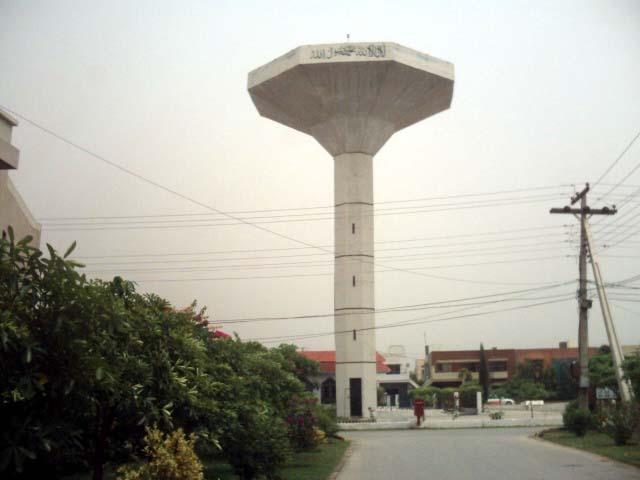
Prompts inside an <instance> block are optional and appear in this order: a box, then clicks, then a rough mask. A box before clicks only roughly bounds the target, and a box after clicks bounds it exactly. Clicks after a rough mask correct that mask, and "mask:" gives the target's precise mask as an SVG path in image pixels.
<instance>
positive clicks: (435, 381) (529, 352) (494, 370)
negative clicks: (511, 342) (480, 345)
mask: <svg viewBox="0 0 640 480" xmlns="http://www.w3.org/2000/svg"><path fill="white" fill-rule="evenodd" d="M597 353H598V349H597V348H595V347H591V348H589V358H591V357H592V356H593V355H596V354H597ZM485 356H486V358H487V364H488V367H489V379H490V381H491V383H492V384H499V383H502V382H506V381H507V380H510V379H511V378H513V376H514V375H515V373H516V365H517V364H519V363H525V362H532V363H533V364H536V365H538V366H539V367H540V368H541V369H544V368H547V367H554V368H557V367H558V366H560V365H569V364H570V363H571V362H573V361H577V359H578V349H577V348H575V347H570V346H569V345H568V344H567V342H560V345H559V346H558V348H524V349H515V348H510V349H498V348H491V349H486V350H485ZM427 370H428V372H429V379H428V381H427V383H428V384H429V385H433V386H436V387H456V386H458V385H460V384H461V383H462V379H461V378H460V375H461V373H460V372H461V371H462V370H466V371H467V372H470V373H471V375H472V377H473V380H475V381H478V379H479V371H480V350H445V351H435V352H431V353H430V355H429V362H428V365H427Z"/></svg>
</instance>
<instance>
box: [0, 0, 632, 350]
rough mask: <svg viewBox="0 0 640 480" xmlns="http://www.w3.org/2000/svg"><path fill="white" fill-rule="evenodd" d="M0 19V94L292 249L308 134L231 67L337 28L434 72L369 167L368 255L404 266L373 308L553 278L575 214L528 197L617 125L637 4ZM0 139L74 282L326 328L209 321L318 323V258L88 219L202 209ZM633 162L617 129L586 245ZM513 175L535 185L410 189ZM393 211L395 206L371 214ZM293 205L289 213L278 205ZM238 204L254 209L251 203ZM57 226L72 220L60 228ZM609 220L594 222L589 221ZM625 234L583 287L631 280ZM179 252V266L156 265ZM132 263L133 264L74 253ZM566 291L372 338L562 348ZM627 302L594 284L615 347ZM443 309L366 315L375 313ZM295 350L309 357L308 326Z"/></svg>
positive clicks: (326, 213)
mask: <svg viewBox="0 0 640 480" xmlns="http://www.w3.org/2000/svg"><path fill="white" fill-rule="evenodd" d="M0 19H1V20H2V26H3V27H2V29H1V30H0V59H1V60H0V61H1V63H0V69H1V75H0V105H3V106H5V107H8V108H10V109H12V110H15V111H16V112H18V113H19V114H21V115H24V116H25V117H27V118H30V119H31V120H34V121H36V122H38V123H40V124H41V125H43V126H45V127H47V128H49V129H51V130H53V131H55V132H56V133H58V134H60V135H62V136H63V137H65V138H67V139H69V140H71V141H73V142H75V143H77V144H79V145H81V146H83V147H85V148H86V149H88V150H90V151H92V152H94V153H96V154H98V155H101V156H103V157H104V158H106V159H108V160H110V161H112V162H115V163H117V164H120V165H122V166H124V167H126V168H127V169H130V170H132V171H133V172H136V173H138V174H140V175H143V176H144V177H147V178H149V179H151V180H153V181H154V182H157V183H159V184H162V185H164V186H167V187H169V188H171V189H173V190H176V191H178V192H181V193H183V194H185V195H187V196H189V197H192V198H194V199H196V200H198V201H199V202H202V203H204V204H207V205H210V206H213V207H215V208H217V209H219V210H222V211H225V212H246V211H249V212H253V213H238V214H237V215H241V216H244V217H249V218H250V219H251V220H250V221H252V222H274V221H275V222H277V223H260V225H262V226H264V227H267V228H269V229H273V230H275V231H277V232H281V233H283V234H286V235H288V236H291V237H294V238H297V239H300V240H302V241H304V242H308V243H312V244H314V245H331V243H332V242H333V225H332V219H331V209H330V208H324V209H323V208H318V209H313V210H310V209H308V208H310V207H329V206H330V205H332V203H333V198H332V197H333V162H332V159H331V158H330V156H329V155H328V154H327V153H326V152H325V151H324V150H323V149H322V147H320V145H319V144H317V143H316V142H315V140H314V139H313V138H311V137H308V136H305V135H304V134H301V133H299V132H296V131H293V130H291V129H288V128H286V127H284V126H281V125H279V124H276V123H275V122H272V121H270V120H267V119H263V118H261V117H260V116H259V115H258V114H257V112H256V110H255V108H254V106H253V104H252V103H251V100H250V98H249V95H248V94H247V92H246V79H247V73H248V72H249V71H250V70H252V69H254V68H256V67H258V66H260V65H262V64H264V63H267V62H269V61H270V60H272V59H273V58H275V57H277V56H279V55H281V54H283V53H285V52H286V51H288V50H290V49H292V48H294V47H296V46H298V45H301V44H310V43H329V42H342V41H344V40H345V38H346V34H347V33H349V34H350V35H351V40H352V41H394V42H398V43H400V44H403V45H405V46H407V47H410V48H413V49H416V50H420V51H423V52H426V53H428V54H430V55H433V56H436V57H439V58H442V59H444V60H447V61H450V62H452V63H454V64H455V75H456V80H455V91H454V98H453V103H452V107H451V109H450V110H449V111H446V112H444V113H441V114H438V115H436V116H434V117H431V118H429V119H427V120H425V121H423V122H421V123H418V124H416V125H414V126H412V127H410V128H408V129H406V130H404V131H401V132H399V133H397V134H396V135H395V136H394V137H392V138H391V140H390V141H389V142H388V143H387V144H386V145H385V146H384V147H383V149H382V150H381V151H380V153H379V154H378V155H377V156H376V158H375V160H374V168H375V170H374V183H375V197H376V203H377V206H376V209H377V212H378V213H379V214H381V215H378V216H376V219H375V232H376V241H378V242H380V243H378V244H377V245H376V255H377V258H378V261H379V262H380V263H383V264H385V265H393V266H394V267H398V268H402V269H418V268H420V270H413V272H415V273H410V272H397V271H392V272H380V273H378V274H377V275H376V306H377V307H378V308H379V309H384V308H387V307H393V306H400V305H413V304H422V303H429V302H437V301H441V300H449V299H458V298H466V297H474V296H481V295H488V294H493V293H501V292H508V291H513V290H519V289H527V288H534V287H539V286H544V285H547V284H549V283H554V282H555V283H559V282H563V281H571V280H573V279H575V278H576V277H577V259H576V256H575V255H576V253H577V248H576V246H575V239H576V231H577V230H576V226H577V222H576V221H575V219H573V217H570V216H564V215H563V216H559V215H558V216H551V215H549V213H548V211H549V208H550V207H554V206H563V205H565V204H566V203H567V200H568V196H569V195H570V194H571V193H572V192H573V187H572V186H571V185H572V184H576V185H577V188H581V186H582V184H583V183H584V182H585V181H591V182H595V181H596V180H597V179H598V178H599V177H600V176H601V174H602V173H603V172H604V171H605V170H606V169H607V167H608V166H609V165H610V164H611V163H612V162H613V161H614V160H615V159H616V157H617V156H618V155H619V154H620V153H621V152H622V151H623V149H624V148H625V147H626V146H627V144H628V143H629V142H630V141H631V140H632V139H633V138H634V136H635V135H636V133H637V132H638V130H639V129H640V100H639V96H638V92H639V88H638V87H639V86H640V62H639V60H640V2H638V1H637V0H629V1H622V0H617V1H609V2H605V1H582V0H581V1H562V2H558V1H539V2H530V1H508V2H506V1H502V2H497V1H496V2H488V1H485V2H470V1H469V2H463V1H458V2H445V1H443V2H432V1H425V0H420V1H416V2H403V1H399V2H374V1H367V2H365V1H362V2H360V1H355V0H354V1H350V2H341V1H335V2H332V1H328V0H327V1H324V2H299V1H291V2H276V1H271V2H241V1H233V2H222V1H201V2H196V1H173V2H172V1H159V0H153V1H151V0H150V1H135V2H131V1H115V0H111V1H108V2H107V1H86V0H77V1H64V0H56V1H31V0H15V1H12V0H0ZM13 143H14V144H15V145H16V146H17V147H18V148H19V149H20V150H21V163H20V169H19V170H18V171H16V172H13V173H12V174H11V175H12V178H13V180H14V182H15V183H16V184H17V186H18V187H19V189H20V191H21V192H22V194H23V196H24V198H25V199H26V201H27V202H28V204H29V206H30V207H31V209H32V211H33V213H34V215H35V216H36V217H37V218H38V219H41V220H43V221H44V220H45V219H47V220H46V222H45V228H44V230H43V241H45V242H49V243H51V244H52V245H54V246H55V247H56V248H58V249H64V248H66V246H68V245H69V244H70V243H71V242H72V241H73V240H78V248H77V251H76V256H78V257H91V258H84V259H83V261H85V262H86V263H87V271H91V272H99V273H95V274H93V273H92V275H100V276H102V277H104V278H109V277H110V276H113V275H115V274H118V273H120V274H122V275H123V276H125V277H126V278H130V279H134V280H136V281H138V282H139V287H140V289H141V290H144V291H154V292H157V293H158V294H160V295H162V296H164V297H166V298H167V299H169V300H170V301H171V302H172V303H174V304H175V305H178V306H184V305H187V304H188V303H190V302H191V301H192V300H194V299H196V300H197V301H198V303H199V304H201V305H206V306H207V307H208V311H209V313H210V315H211V318H212V319H213V320H214V321H215V322H220V323H222V324H223V328H224V329H225V330H227V331H234V330H235V331H237V332H238V333H239V334H240V335H241V336H242V337H243V338H262V337H273V336H277V335H296V334H307V333H315V332H330V331H331V330H332V329H333V319H332V318H330V317H328V316H327V317H321V318H311V319H299V320H285V321H283V320H278V321H270V322H254V323H245V324H229V323H226V324H225V323H224V322H222V321H223V320H229V319H237V318H247V317H263V316H295V315H305V314H325V313H330V312H332V310H333V278H332V276H331V274H332V271H333V267H332V261H331V255H326V254H324V255H323V254H322V252H320V251H318V250H313V249H296V250H293V249H294V248H299V247H300V244H296V243H294V242H290V241H286V240H283V239H282V238H278V237H276V236H274V235H271V234H269V233H267V232H264V231H260V230H258V229H256V228H253V227H250V226H247V225H219V223H221V220H220V219H221V218H224V217H220V216H214V215H208V216H172V217H149V218H138V219H118V218H116V219H112V220H106V219H98V220H94V218H95V217H105V216H108V217H119V216H136V215H141V216H144V215H179V214H202V213H210V212H209V211H208V210H206V209H204V208H200V207H197V206H195V205H194V204H192V203H189V202H188V201H186V200H184V199H181V198H179V197H177V196H175V195H172V194H170V193H167V192H166V191H163V190H161V189H159V188H156V187H153V186H151V185H149V184H146V183H144V182H142V181H140V180H139V179H136V178H134V177H132V176H129V175H127V174H125V173H123V172H121V171H119V170H117V169H115V168H113V167H111V166H108V165H106V164H105V163H103V162H100V161H99V160H96V159H95V158H92V157H91V156H89V155H88V154H87V153H85V152H82V151H80V150H78V149H75V148H73V147H71V146H69V145H68V144H65V143H63V142H61V141H59V140H58V139H56V138H54V137H52V136H51V135H49V134H47V133H44V132H43V131H41V130H39V129H37V128H35V127H34V126H33V125H30V124H29V123H28V122H26V121H22V122H21V125H20V126H19V127H18V128H17V129H16V130H15V131H14V140H13ZM638 162H640V140H639V141H638V142H636V144H635V145H634V146H633V147H632V148H630V149H629V151H628V152H627V153H626V155H625V156H624V157H623V158H622V159H621V160H620V161H619V163H618V164H617V165H616V166H615V168H613V169H612V170H611V172H610V173H609V174H608V175H607V176H606V177H605V178H604V180H602V182H601V183H600V184H599V185H597V187H596V188H595V189H594V191H593V192H592V195H591V203H592V205H593V206H600V205H604V204H610V203H616V202H621V201H624V202H625V203H624V205H623V207H622V208H621V212H620V214H619V215H618V217H620V220H618V219H617V218H613V219H611V218H609V219H607V220H606V221H602V220H601V219H594V224H595V223H599V225H597V226H596V225H594V232H596V238H597V239H598V245H602V244H607V243H609V244H613V243H615V242H616V241H619V240H622V239H625V237H626V236H627V234H630V233H633V232H635V231H636V230H637V228H638V227H639V225H640V223H639V222H638V220H637V218H636V217H635V216H636V215H638V213H640V208H639V207H640V195H636V196H634V197H630V200H629V201H628V202H627V201H626V197H625V196H627V195H632V194H634V192H636V188H634V186H635V185H638V184H640V171H639V172H637V173H634V174H633V175H631V176H630V177H629V178H628V179H626V180H625V181H624V183H623V184H622V185H620V186H619V187H618V188H616V189H615V190H614V191H613V192H611V193H610V194H609V195H608V196H607V197H606V198H605V199H603V201H601V202H598V201H597V199H598V196H602V195H604V194H606V193H607V192H608V191H609V190H610V189H611V187H612V186H614V185H616V184H617V183H618V182H619V181H620V180H622V179H623V178H624V177H625V176H626V175H627V174H628V173H629V172H631V171H632V169H633V168H634V167H635V166H636V165H638ZM537 187H549V188H545V189H539V190H524V191H520V192H514V193H507V194H500V195H485V196H474V197H454V198H441V199H434V198H433V197H451V196H455V195H462V194H468V193H491V192H497V191H505V190H507V191H508V190H519V189H529V188H537ZM404 200H410V201H406V202H404ZM396 201H403V202H399V203H385V202H396ZM508 203H513V204H512V205H507V204H508ZM487 204H489V205H493V206H491V207H487V206H486V205H487ZM438 205H440V207H437V206H438ZM480 206H482V208H479V207H480ZM451 207H455V208H451ZM460 207H464V208H460ZM470 207H472V208H470ZM300 208H304V209H306V210H284V209H300ZM634 209H636V210H634ZM262 210H278V211H275V212H255V211H262ZM283 210H284V211H283ZM429 210H430V211H429ZM434 210H439V211H434ZM627 212H628V213H627ZM383 213H384V214H383ZM310 214H316V215H313V216H314V220H311V221H310V220H309V218H310ZM317 214H319V215H317ZM622 214H626V216H625V217H622ZM67 217H80V218H84V217H90V218H88V219H86V220H85V219H82V220H74V221H70V222H69V223H73V224H75V226H73V227H69V226H67V227H60V226H59V225H60V223H61V222H63V221H62V220H60V218H67ZM256 217H259V218H256ZM266 217H268V218H266ZM154 220H155V221H156V222H162V223H149V222H151V221H154ZM292 220H296V221H292ZM300 220H304V221H300ZM47 222H48V223H47ZM96 222H98V223H97V225H94V226H92V225H87V224H93V223H96ZM105 222H138V223H133V224H126V225H123V224H122V223H121V224H120V225H119V228H114V225H111V226H105ZM140 222H146V223H140ZM600 222H602V223H600ZM612 222H617V223H614V224H613V225H614V226H615V227H618V228H617V229H613V228H614V227H611V228H612V229H613V230H611V231H609V232H608V234H607V230H604V231H601V234H600V235H598V234H597V231H598V229H602V228H603V226H604V225H606V223H612ZM194 223H199V225H198V226H194ZM216 223H218V225H214V224H216ZM223 223H233V222H229V221H226V222H223ZM564 225H572V226H573V227H572V228H570V227H565V226H564ZM123 227H125V228H123ZM512 230H519V231H518V232H511V233H509V231H512ZM487 232H501V233H497V234H495V235H484V234H485V233H487ZM461 235H466V236H461ZM416 239H423V240H416ZM407 240H412V241H407ZM414 240H415V241H414ZM569 240H574V242H573V243H570V242H569ZM396 241H397V242H396ZM638 246H639V243H638V237H637V236H635V237H633V236H632V237H630V238H628V239H625V240H624V242H622V243H620V244H619V245H617V246H615V247H613V248H611V249H603V248H602V247H600V250H599V251H600V252H601V253H602V257H601V266H602V270H603V274H604V276H605V279H606V280H607V281H610V282H613V281H618V280H622V279H625V278H627V277H631V276H632V275H635V274H638V273H640V257H639V256H638V254H637V249H638ZM232 250H233V251H237V250H241V251H243V250H248V251H247V252H236V253H230V252H229V251H232ZM203 252H218V253H207V254H204V253H203ZM180 253H189V254H191V255H168V256H167V255H164V254H180ZM141 254H153V255H156V256H148V257H139V256H133V257H119V258H113V257H109V258H97V257H104V256H112V255H141ZM605 254H606V256H605ZM292 255H299V256H295V257H293V256H292ZM392 256H398V257H400V258H397V259H393V258H389V257H392ZM549 257H552V258H549ZM116 262H119V263H116ZM133 262H141V263H133ZM302 262H311V263H302ZM273 264H277V265H273ZM283 264H285V265H283ZM465 265H466V266H465ZM379 269H380V270H384V268H379ZM434 276H435V277H437V276H440V277H448V278H449V279H442V278H435V277H434ZM230 277H233V278H234V279H230ZM255 277H269V278H261V279H260V278H258V279H256V278H255ZM273 277H278V278H273ZM451 278H453V279H455V280H452V279H451ZM198 279H201V280H198ZM159 280H164V281H159ZM636 285H637V284H636ZM575 288H576V285H575V284H570V285H567V286H564V287H562V288H555V289H548V290H542V291H539V292H535V291H533V292H526V294H525V293H523V294H522V295H520V296H519V298H522V297H524V296H527V297H530V298H531V299H530V300H527V301H519V302H511V303H508V302H507V303H498V304H494V305H488V306H473V307H467V310H465V311H464V312H460V313H458V314H451V315H453V316H455V315H461V314H470V313H477V312H483V311H491V310H499V309H505V308H510V307H513V306H516V305H525V304H531V303H541V302H545V301H549V300H558V299H562V298H561V297H559V296H560V295H562V294H565V297H564V298H566V299H567V301H563V302H559V303H554V304H549V305H545V306H538V307H535V308H526V309H522V310H515V311H506V312H495V313H491V314H488V315H482V316H476V317H467V318H462V319H457V320H448V321H441V322H436V323H434V322H432V323H422V324H418V325H413V326H405V327H402V328H389V329H385V330H380V331H378V335H377V342H378V349H379V350H384V349H386V348H387V347H388V346H390V345H396V344H402V345H405V346H406V347H407V350H408V352H409V353H410V354H411V355H413V356H417V355H418V354H419V353H420V352H422V349H423V343H424V340H423V338H424V336H425V335H426V337H427V340H428V343H429V344H430V345H431V346H432V348H437V349H443V348H465V347H477V345H478V344H479V343H480V342H481V341H482V342H484V344H485V346H487V347H490V346H497V347H547V346H554V345H556V344H557V342H558V341H559V340H564V339H568V340H571V341H573V342H575V341H576V339H577V309H576V303H575V301H574V300H572V299H570V298H569V297H570V295H571V293H572V292H573V291H574V290H575ZM634 292H636V290H630V289H615V290H613V289H612V290H611V295H612V298H614V300H613V301H612V303H613V306H614V315H615V321H616V323H617V327H618V334H619V337H620V338H621V341H622V342H623V343H640V323H639V322H640V318H639V317H640V313H633V312H634V311H635V312H640V306H639V305H636V303H637V301H638V300H640V296H638V295H637V294H635V293H634ZM634 302H636V303H634ZM458 308H459V307H458ZM451 310H452V309H448V310H417V311H407V312H401V313H397V312H396V313H388V312H381V313H379V314H378V315H377V319H376V320H377V323H378V324H379V325H381V324H387V323H396V322H399V321H403V320H409V319H412V318H423V317H427V316H435V315H442V314H443V313H447V312H450V311H451ZM591 312H592V314H591V318H592V322H591V330H590V339H591V343H592V344H593V345H599V344H601V343H603V342H605V340H606V336H605V332H604V328H603V326H602V319H601V315H600V312H599V307H598V304H597V303H595V304H594V308H593V310H592V311H591ZM431 320H433V318H432V319H431ZM297 343H298V344H299V345H301V346H304V347H306V348H333V338H332V337H331V336H324V337H318V338H313V339H306V340H300V341H298V342H297Z"/></svg>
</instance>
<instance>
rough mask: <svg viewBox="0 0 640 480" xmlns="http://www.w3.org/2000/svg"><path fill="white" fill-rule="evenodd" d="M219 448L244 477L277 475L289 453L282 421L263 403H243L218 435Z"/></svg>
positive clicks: (248, 478) (273, 476)
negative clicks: (223, 430) (219, 437)
mask: <svg viewBox="0 0 640 480" xmlns="http://www.w3.org/2000/svg"><path fill="white" fill-rule="evenodd" d="M220 443H221V445H222V450H223V452H224V454H225V458H226V459H227V461H228V462H229V463H230V464H231V466H232V467H233V470H234V471H235V472H236V473H237V474H238V476H239V477H240V478H242V479H243V480H252V479H254V478H258V477H259V476H261V475H263V476H265V477H266V478H267V479H269V480H271V479H276V478H278V476H277V471H278V469H280V468H281V467H282V466H284V464H285V463H286V461H287V460H288V458H289V457H290V454H291V447H290V443H289V437H288V435H287V427H286V426H285V422H284V421H282V420H281V419H280V418H277V417H276V416H274V415H273V412H270V411H269V409H268V407H267V406H266V405H265V404H261V403H260V402H256V403H255V404H254V405H253V406H248V405H247V406H246V408H243V409H242V410H241V411H240V412H238V415H237V416H236V417H235V418H234V419H232V421H231V422H230V424H229V425H227V428H226V429H225V432H224V433H223V435H222V437H221V442H220Z"/></svg>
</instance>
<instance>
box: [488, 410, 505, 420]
mask: <svg viewBox="0 0 640 480" xmlns="http://www.w3.org/2000/svg"><path fill="white" fill-rule="evenodd" d="M489 417H490V418H491V420H502V419H503V418H504V412H502V411H499V412H491V413H490V414H489Z"/></svg>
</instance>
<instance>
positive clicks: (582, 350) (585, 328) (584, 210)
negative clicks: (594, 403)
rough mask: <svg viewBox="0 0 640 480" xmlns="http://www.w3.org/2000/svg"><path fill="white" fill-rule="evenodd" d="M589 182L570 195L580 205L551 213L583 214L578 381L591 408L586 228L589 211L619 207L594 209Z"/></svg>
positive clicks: (580, 395)
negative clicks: (589, 201) (589, 195)
mask: <svg viewBox="0 0 640 480" xmlns="http://www.w3.org/2000/svg"><path fill="white" fill-rule="evenodd" d="M587 193H589V184H588V183H587V184H586V186H585V187H584V189H583V190H582V191H581V192H579V193H576V194H575V195H574V196H573V197H571V205H575V204H576V203H577V202H578V201H580V208H571V207H569V206H566V207H564V208H552V209H551V211H550V213H561V214H571V215H575V216H576V217H577V216H578V215H580V217H579V218H580V261H579V266H578V271H579V276H580V280H579V287H578V309H579V316H578V365H579V367H580V380H579V384H578V404H579V405H580V408H585V409H586V408H589V324H588V320H589V309H590V308H591V306H592V304H593V302H592V301H591V300H590V299H589V298H587V250H588V245H587V244H588V241H587V228H588V217H589V216H590V215H614V214H615V213H616V209H615V208H613V209H610V208H607V207H605V208H601V209H592V208H590V207H589V206H588V204H587Z"/></svg>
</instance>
